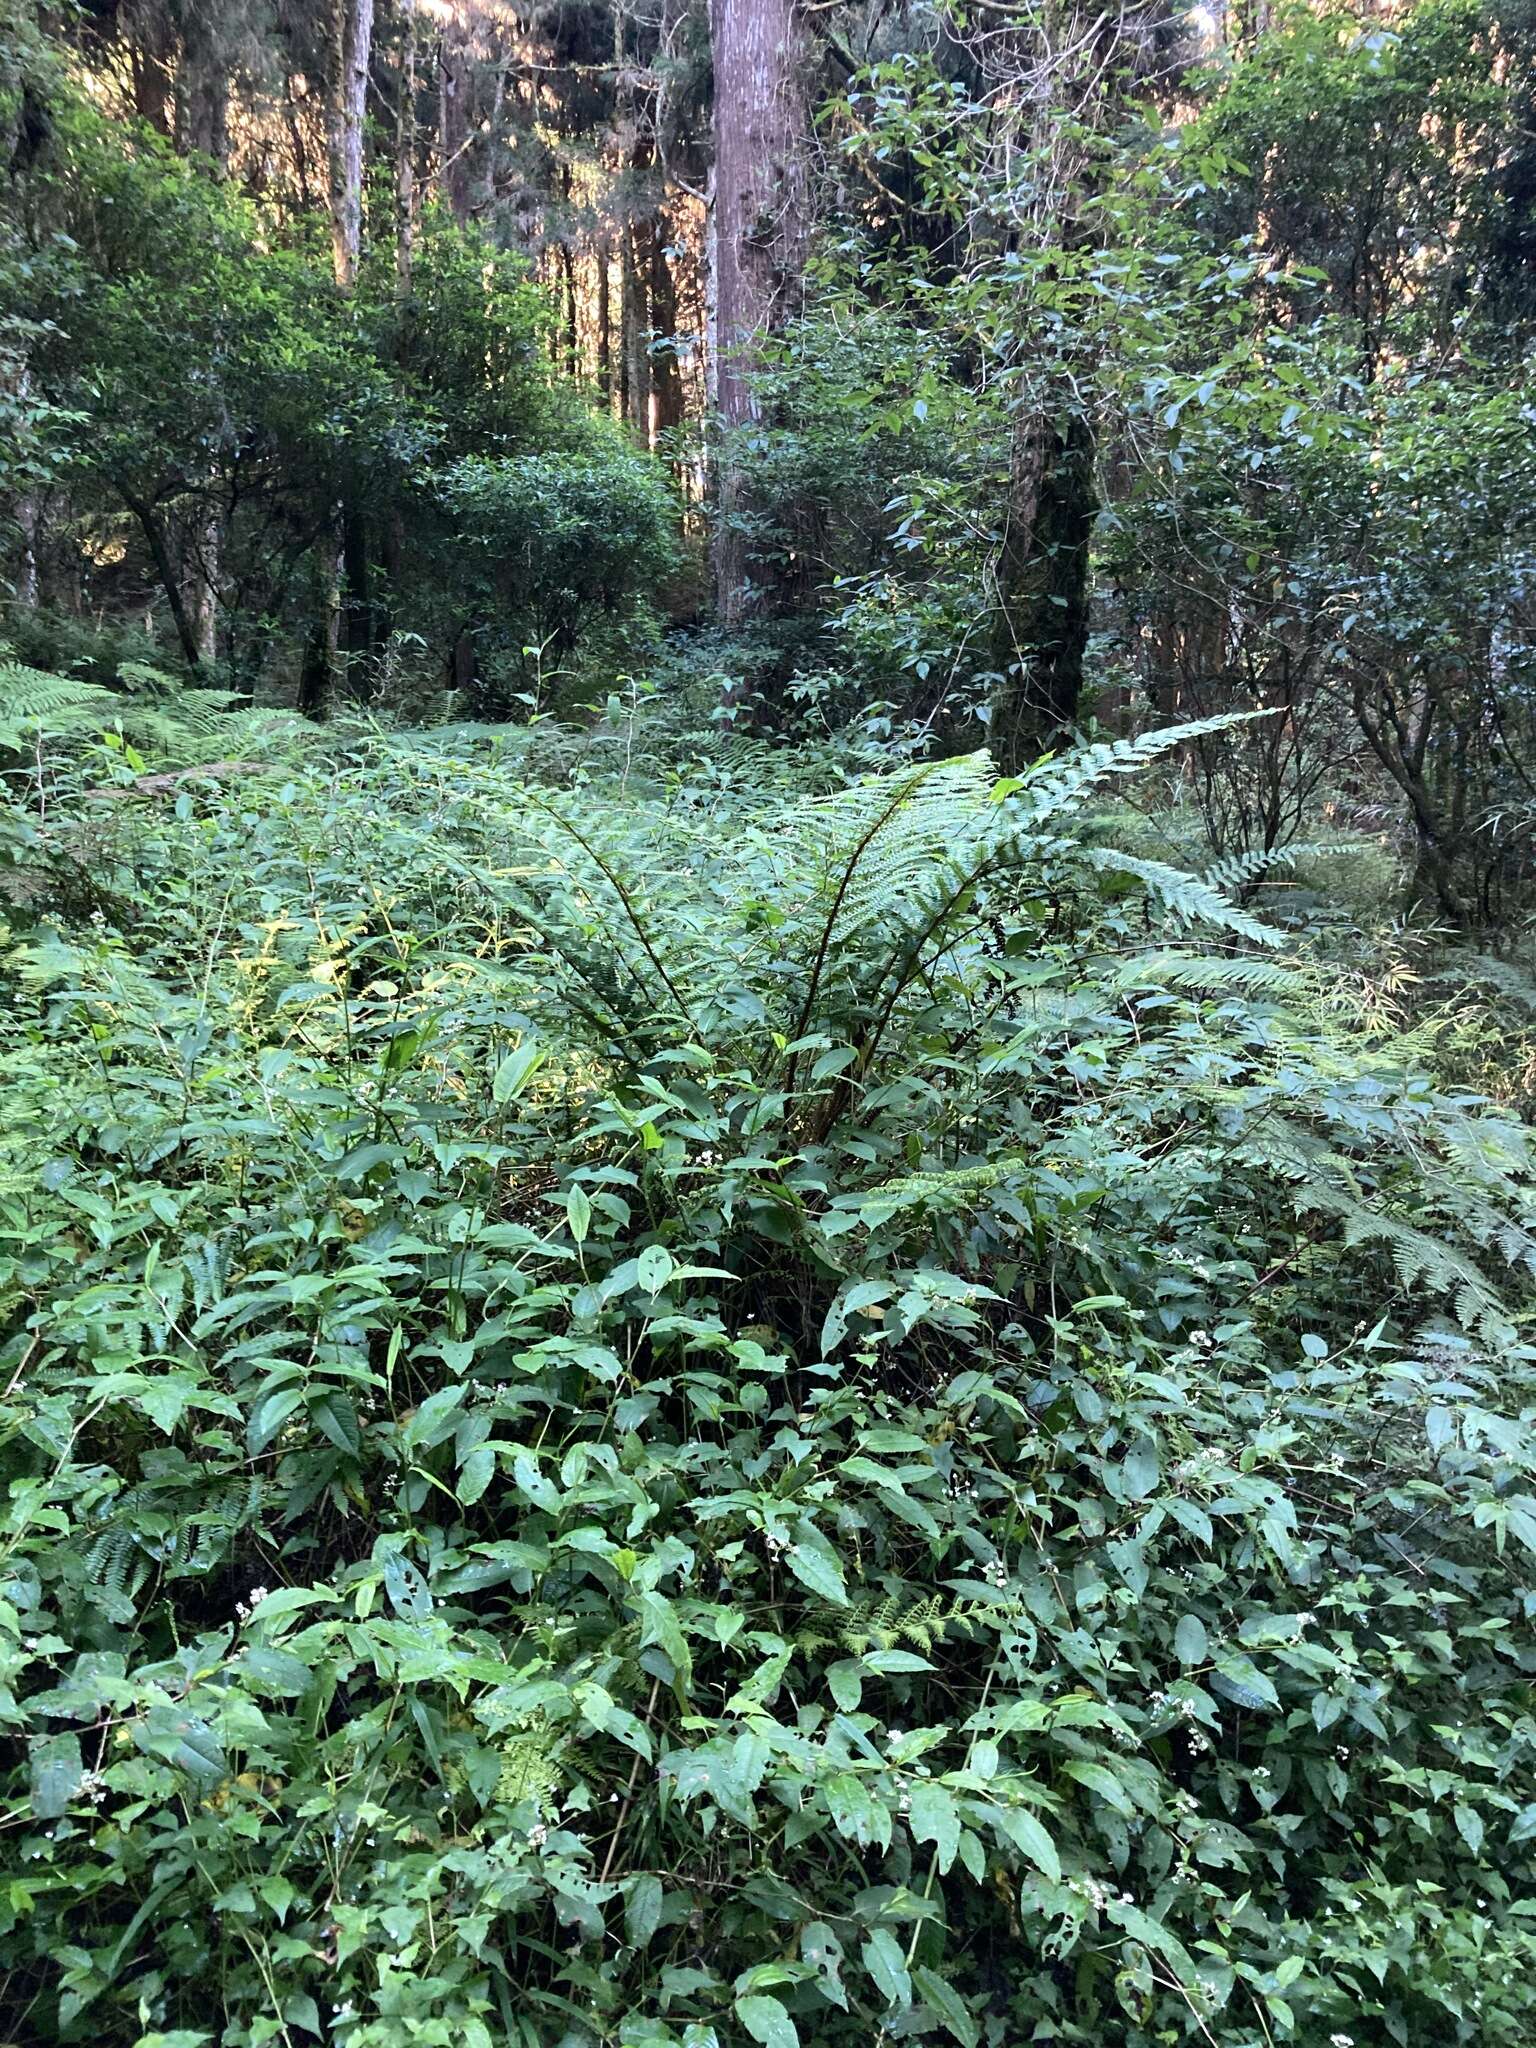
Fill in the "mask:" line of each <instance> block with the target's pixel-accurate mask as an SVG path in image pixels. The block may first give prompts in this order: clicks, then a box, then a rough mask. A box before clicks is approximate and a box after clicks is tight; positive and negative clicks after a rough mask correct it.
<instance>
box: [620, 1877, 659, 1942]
mask: <svg viewBox="0 0 1536 2048" xmlns="http://www.w3.org/2000/svg"><path fill="white" fill-rule="evenodd" d="M624 1890H625V1900H624V1939H625V1940H626V1941H627V1942H628V1943H629V1945H630V1947H631V1948H644V1947H645V1946H646V1944H647V1943H648V1942H649V1940H650V1938H651V1936H652V1935H653V1934H654V1933H655V1932H656V1930H657V1928H658V1927H659V1926H660V1925H661V1900H662V1892H661V1879H660V1878H659V1877H654V1876H652V1874H651V1873H650V1872H649V1871H643V1872H642V1873H641V1874H640V1876H639V1877H632V1878H631V1879H630V1880H629V1882H628V1883H627V1884H626V1886H625V1888H624Z"/></svg>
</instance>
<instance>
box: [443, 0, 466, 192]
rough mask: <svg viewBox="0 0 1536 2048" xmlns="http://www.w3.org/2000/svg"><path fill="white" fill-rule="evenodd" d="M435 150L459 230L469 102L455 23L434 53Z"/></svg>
mask: <svg viewBox="0 0 1536 2048" xmlns="http://www.w3.org/2000/svg"><path fill="white" fill-rule="evenodd" d="M437 62H438V81H437V86H438V92H437V129H438V133H437V146H438V156H439V173H438V175H439V177H440V179H441V189H442V193H443V197H444V198H445V199H446V200H447V201H448V210H449V211H450V213H452V215H453V217H454V219H455V220H456V221H457V222H458V223H459V225H460V226H461V227H462V226H463V224H464V223H465V222H466V221H467V220H468V219H469V214H470V199H471V185H470V171H471V169H472V166H471V164H470V161H469V152H470V139H469V112H470V107H469V101H470V92H471V85H472V80H471V76H470V63H469V52H468V50H467V49H466V48H465V46H464V39H463V34H462V31H461V30H460V29H459V27H458V25H457V24H456V23H455V22H452V21H449V22H447V23H445V24H444V27H443V40H442V47H441V49H440V50H439V52H438V60H437Z"/></svg>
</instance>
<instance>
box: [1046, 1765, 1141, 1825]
mask: <svg viewBox="0 0 1536 2048" xmlns="http://www.w3.org/2000/svg"><path fill="white" fill-rule="evenodd" d="M1063 1768H1064V1769H1065V1772H1066V1775H1067V1776H1068V1777H1069V1778H1075V1779H1076V1780H1077V1782H1078V1784H1079V1785H1086V1786H1087V1788H1088V1790H1089V1791H1090V1792H1096V1793H1097V1794H1098V1795H1099V1797H1100V1798H1101V1799H1102V1800H1103V1801H1104V1804H1105V1805H1106V1806H1112V1807H1113V1808H1114V1810H1115V1812H1116V1813H1118V1814H1122V1815H1123V1816H1124V1817H1125V1819H1127V1820H1130V1819H1131V1818H1132V1816H1133V1815H1134V1814H1135V1811H1136V1807H1135V1803H1134V1802H1133V1800H1132V1799H1131V1796H1130V1794H1129V1793H1128V1792H1127V1791H1126V1789H1125V1787H1124V1786H1123V1785H1122V1784H1121V1782H1120V1780H1119V1779H1118V1778H1117V1777H1116V1776H1115V1774H1114V1772H1113V1771H1112V1770H1110V1768H1109V1766H1108V1765H1107V1764H1093V1763H1081V1762H1078V1761H1077V1760H1075V1759H1074V1760H1073V1761H1072V1762H1071V1763H1069V1764H1066V1765H1065V1766H1064V1767H1063Z"/></svg>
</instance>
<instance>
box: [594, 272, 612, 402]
mask: <svg viewBox="0 0 1536 2048" xmlns="http://www.w3.org/2000/svg"><path fill="white" fill-rule="evenodd" d="M612 263H613V251H612V250H611V249H610V248H609V246H608V238H607V236H606V235H605V236H604V237H603V239H602V240H601V241H600V242H599V243H598V245H597V389H598V394H599V396H600V397H601V399H602V401H603V404H604V405H605V406H606V407H607V408H608V410H609V411H610V412H612V410H613V308H612V304H611V291H610V284H609V274H608V273H609V270H610V268H611V266H612Z"/></svg>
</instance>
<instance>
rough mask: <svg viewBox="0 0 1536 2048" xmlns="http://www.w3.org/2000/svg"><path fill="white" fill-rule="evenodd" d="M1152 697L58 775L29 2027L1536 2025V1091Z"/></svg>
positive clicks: (357, 2044)
mask: <svg viewBox="0 0 1536 2048" xmlns="http://www.w3.org/2000/svg"><path fill="white" fill-rule="evenodd" d="M1160 744H1163V743H1162V742H1156V741H1151V742H1140V743H1124V744H1121V745H1120V746H1118V747H1116V748H1114V749H1108V748H1104V749H1098V750H1095V751H1094V752H1093V753H1091V754H1089V755H1087V756H1084V757H1081V758H1080V759H1079V760H1078V761H1076V762H1074V763H1069V764H1067V765H1066V766H1061V765H1059V764H1058V765H1056V766H1053V767H1049V768H1047V769H1045V770H1043V771H1037V772H1036V773H1035V774H1034V775H1033V776H1031V777H1030V778H1027V779H1026V780H1025V781H1024V782H1022V783H1012V784H1004V785H1001V786H999V787H996V788H994V787H993V785H992V782H991V778H990V775H989V773H988V771H987V768H986V764H985V762H984V761H981V760H967V761H961V762H954V763H947V764H941V765H938V766H933V767H928V768H923V769H919V770H907V771H903V772H901V773H900V774H898V775H896V776H894V777H886V778H884V779H878V780H870V781H865V782H856V783H854V784H852V785H851V786H847V787H844V786H843V782H842V777H841V776H840V775H839V774H838V773H836V772H835V769H834V766H833V764H832V763H831V762H830V760H828V761H824V762H822V763H821V764H820V765H819V766H817V765H815V764H812V766H811V767H806V766H805V765H804V764H803V763H802V764H801V765H799V766H796V765H795V763H794V762H792V761H791V760H789V758H788V757H785V756H777V757H775V756H772V755H769V754H767V753H766V752H765V753H763V754H761V755H759V756H754V755H753V753H752V751H751V750H750V749H742V750H739V751H738V752H737V754H736V755H734V756H733V757H732V760H731V762H730V763H729V764H728V765H722V763H721V762H720V761H717V762H716V763H715V765H714V766H712V767H711V766H702V765H696V766H694V767H692V768H684V769H679V770H676V771H673V772H663V771H662V770H661V769H659V768H658V767H657V766H656V764H655V763H654V762H650V763H647V764H646V769H645V779H644V780H643V782H642V781H639V780H636V779H634V777H633V776H630V775H626V773H625V771H624V764H623V762H622V761H620V762H619V763H617V764H615V763H614V762H612V761H608V760H606V759H604V760H599V761H588V760H584V759H577V760H574V761H573V760H571V759H564V760H556V761H554V762H553V764H552V765H551V766H550V767H549V769H548V772H547V773H544V774H541V775H539V776H537V777H536V776H534V775H533V774H532V773H531V771H530V769H529V767H528V764H527V762H526V761H524V762H522V763H521V765H520V763H519V759H518V757H515V756H513V755H511V754H507V753H501V752H498V750H497V748H496V747H495V746H494V745H490V746H487V745H486V744H485V743H483V742H482V741H480V740H478V739H474V738H473V737H471V736H468V735H464V736H460V737H459V738H458V739H454V738H453V737H452V736H448V737H443V736H438V737H435V738H434V737H430V736H428V737H425V738H423V739H421V740H419V741H401V740H393V741H387V740H377V741H374V742H371V743H365V744H363V745H362V746H360V747H359V748H358V749H356V750H355V751H354V753H353V754H352V755H351V756H350V757H349V758H347V759H346V760H344V761H343V762H342V764H341V765H340V766H339V767H333V766H330V765H327V764H325V763H324V762H318V763H317V765H315V766H314V767H313V768H312V769H310V770H306V771H299V770H293V771H283V773H282V774H279V775H277V776H273V777H268V778H266V779H265V780H262V779H259V778H256V779H250V780H243V781H239V782H235V783H231V784H230V785H228V786H227V787H225V788H223V789H222V790H221V789H220V788H219V787H218V786H217V785H209V786H202V787H196V788H193V787H187V788H184V789H183V790H182V791H181V793H180V795H179V796H177V797H174V798H171V797H155V798H154V799H150V800H146V799H143V798H138V797H129V798H127V799H121V800H119V799H111V800H109V799H107V798H105V797H103V796H101V795H100V794H99V793H97V794H94V795H93V794H90V793H88V792H86V791H83V790H82V791H79V792H77V793H76V794H75V795H74V796H72V797H71V796H70V795H69V794H68V793H67V792H66V793H63V794H60V793H57V792H56V793H55V794H54V797H53V800H52V802H51V804H50V807H49V809H48V812H47V816H46V818H45V819H44V820H43V821H41V823H40V822H39V821H38V820H37V819H36V818H35V817H31V818H25V819H24V818H22V817H21V815H20V813H12V814H11V816H10V819H9V823H8V827H7V833H6V840H5V844H6V847H7V848H8V849H9V858H10V861H11V865H12V870H13V879H14V877H17V876H25V877H27V878H28V881H27V886H26V887H25V888H22V887H20V886H17V887H15V888H13V889H12V890H11V892H10V894H11V896H12V899H13V904H14V906H15V921H16V923H17V927H18V928H17V930H16V931H15V932H14V933H13V936H12V950H11V951H10V953H9V956H8V959H7V961H6V964H5V967H4V970H3V971H4V973H5V976H6V982H7V1016H6V1022H5V1024H4V1027H3V1029H4V1033H5V1039H6V1043H5V1047H4V1058H5V1074H6V1079H5V1083H4V1090H5V1103H6V1110H7V1114H6V1116H5V1120H4V1121H5V1136H4V1140H3V1151H0V1234H3V1243H0V1255H3V1262H4V1263H3V1284H4V1289H5V1318H6V1321H5V1332H6V1334H5V1336H4V1341H3V1348H0V1390H3V1403H0V1432H3V1436H0V1443H3V1450H0V1460H3V1478H4V1482H5V1486H6V1494H5V1505H4V1520H3V1525H0V1559H3V1563H0V1658H3V1666H0V1678H3V1681H4V1685H5V1687H6V1690H5V1692H4V1694H3V1699H4V1716H5V1724H4V1725H5V1732H6V1738H7V1739H6V1743H5V1752H4V1758H5V1765H6V1771H7V1776H6V1805H5V1826H6V1834H5V1840H6V1843H7V1845H8V1847H7V1857H6V1861H7V1866H8V1877H7V1882H6V1883H5V1884H4V1885H3V1886H0V1968H3V1972H4V1974H3V1980H0V2014H3V2015H4V2024H3V2026H0V2033H4V2034H6V2035H7V2036H8V2037H9V2038H14V2039H16V2040H27V2041H41V2042H47V2041H61V2042H62V2041H75V2040H90V2041H92V2042H96V2043H101V2044H103V2048H116V2044H119V2043H121V2044H133V2043H141V2042H142V2043H145V2044H160V2048H171V2044H174V2048H197V2044H202V2043H206V2042H220V2043H226V2044H231V2048H235V2044H246V2043H251V2044H256V2043H266V2042H271V2041H281V2042H284V2043H286V2044H288V2048H299V2044H301V2043H303V2042H305V2041H307V2040H313V2039H317V2038H318V2039H326V2040H333V2041H336V2042H338V2043H341V2044H344V2048H398V2044H403V2043H407V2042H421V2043H426V2044H432V2043H443V2044H453V2048H477V2044H478V2048H489V2044H491V2043H493V2042H494V2043H497V2044H501V2043H508V2044H512V2043H520V2044H523V2048H543V2044H550V2048H555V2044H561V2048H594V2044H597V2043H604V2044H607V2043H623V2044H627V2048H666V2044H686V2048H745V2044H747V2043H749V2042H756V2043H759V2044H762V2048H796V2044H797V2043H799V2044H802V2048H844V2044H846V2048H853V2044H855V2043H857V2044H860V2048H866V2044H868V2043H869V2042H870V2041H871V2040H874V2039H876V2038H877V2037H878V2038H890V2039H893V2040H903V2039H910V2038H924V2039H928V2040H935V2041H942V2040H945V2039H949V2040H953V2041H955V2042H959V2043H961V2044H964V2048H972V2044H977V2043H981V2042H988V2043H996V2044H1010V2048H1011V2044H1014V2043H1022V2042H1026V2041H1045V2042H1057V2043H1069V2042H1081V2043H1095V2044H1104V2043H1107V2042H1117V2043H1121V2042H1123V2043H1126V2044H1128V2048H1144V2044H1153V2043H1166V2042H1183V2041H1192V2042H1206V2043H1219V2044H1221V2048H1258V2044H1261V2043H1270V2042H1278V2041H1294V2042H1299V2043H1304V2044H1309V2048H1310V2044H1317V2048H1321V2044H1323V2043H1326V2042H1329V2041H1334V2042H1337V2041H1340V2040H1342V2039H1343V2038H1344V2037H1348V2038H1349V2039H1350V2040H1351V2041H1353V2042H1355V2043H1358V2044H1361V2048H1364V2044H1367V2043H1376V2042H1397V2043H1405V2044H1406V2043H1414V2044H1420V2043H1428V2042H1431V2041H1433V2042H1437V2043H1438V2042H1468V2043H1472V2042H1476V2043H1498V2042H1511V2043H1513V2042H1517V2041H1521V2042H1523V2041H1528V2040H1529V2039H1530V2038H1531V2033H1532V2029H1533V2026H1536V1971H1533V1964H1536V1882H1533V1880H1536V1803H1533V1802H1536V1785H1533V1778H1532V1755H1533V1750H1536V1718H1533V1697H1532V1675H1531V1674H1532V1669H1533V1663H1536V1653H1533V1649H1532V1638H1531V1630H1530V1614H1531V1608H1532V1603H1533V1595H1532V1562H1531V1554H1532V1550H1533V1548H1536V1499H1533V1498H1532V1462H1533V1446H1532V1433H1531V1429H1530V1426H1529V1417H1530V1413H1531V1410H1532V1406H1533V1397H1536V1374H1533V1369H1532V1353H1531V1350H1530V1349H1529V1347H1528V1346H1527V1345H1526V1343H1525V1342H1524V1341H1523V1339H1522V1336H1521V1330H1522V1314H1523V1308H1522V1303H1523V1301H1524V1300H1526V1299H1528V1296H1529V1289H1530V1284H1531V1274H1532V1270H1533V1268H1536V1242H1533V1238H1532V1236H1531V1234H1530V1232H1531V1229H1532V1225H1533V1201H1536V1197H1533V1179H1532V1172H1531V1138H1530V1134H1529V1132H1528V1131H1527V1130H1526V1128H1525V1127H1524V1126H1522V1125H1521V1124H1519V1123H1518V1122H1516V1121H1514V1120H1513V1119H1512V1118H1510V1117H1508V1116H1505V1115H1499V1114H1495V1113H1493V1112H1491V1111H1488V1110H1485V1109H1484V1108H1483V1106H1482V1105H1481V1104H1480V1103H1479V1102H1478V1101H1477V1100H1476V1099H1474V1098H1471V1097H1455V1098H1451V1097H1447V1096H1446V1095H1444V1094H1442V1093H1438V1092H1437V1091H1436V1088H1435V1086H1434V1085H1433V1083H1432V1082H1431V1081H1430V1080H1429V1079H1427V1078H1425V1077H1424V1076H1423V1075H1422V1074H1418V1073H1415V1072H1414V1071H1413V1070H1412V1069H1411V1067H1409V1066H1407V1065H1405V1062H1404V1060H1403V1058H1402V1057H1401V1056H1394V1054H1393V1052H1392V1050H1391V1048H1390V1046H1388V1047H1386V1048H1384V1047H1383V1045H1382V1042H1381V1039H1380V1034H1379V1033H1378V1034H1376V1036H1375V1037H1374V1038H1373V1039H1372V1040H1371V1042H1370V1043H1369V1045H1367V1044H1366V1043H1364V1042H1361V1043H1356V1042H1354V1041H1353V1040H1352V1039H1351V1036H1350V1033H1349V1031H1348V1030H1347V1029H1346V1028H1345V1027H1344V1026H1343V1025H1342V1024H1341V1023H1340V1021H1339V1017H1338V1006H1337V1005H1336V1004H1330V1003H1329V1001H1328V1000H1327V996H1328V990H1327V989H1326V987H1323V986H1320V985H1319V981H1318V978H1317V977H1316V975H1315V974H1313V973H1312V972H1310V971H1309V970H1308V969H1307V967H1306V966H1305V964H1304V963H1300V962H1295V961H1287V959H1286V958H1285V956H1284V949H1283V948H1282V947H1279V946H1277V945H1276V944H1274V943H1273V935H1272V934H1270V933H1269V932H1267V931H1266V930H1265V929H1264V927H1263V926H1262V925H1260V924H1259V923H1257V922H1256V921H1255V920H1254V918H1253V917H1252V916H1251V915H1249V914H1247V913H1245V912H1243V911H1241V910H1238V909H1235V908H1233V907H1231V906H1230V905H1229V904H1228V903H1227V902H1226V900H1225V898H1224V897H1223V896H1222V895H1221V893H1220V891H1219V889H1218V888H1217V887H1216V886H1215V885H1214V884H1213V883H1212V882H1210V881H1205V882H1200V881H1196V880H1193V879H1191V878H1188V877H1182V878H1181V877H1180V876H1178V875H1177V874H1175V873H1173V872H1172V871H1171V870H1168V869H1165V868H1160V867H1157V866H1156V865H1155V864H1153V863H1150V862H1148V861H1146V860H1144V859H1139V858H1136V857H1134V856H1132V855H1129V854H1122V853H1116V852H1115V851H1113V850H1110V849H1106V848H1104V847H1101V846H1093V845H1084V844H1079V842H1078V841H1077V839H1076V838H1075V837H1074V836H1073V822H1072V821H1073V815H1074V813H1075V812H1077V811H1078V810H1079V809H1080V807H1081V806H1082V804H1083V803H1084V802H1085V800H1087V798H1088V796H1089V793H1090V791H1092V790H1093V789H1095V788H1097V787H1100V786H1102V785H1103V784H1104V783H1105V782H1106V781H1107V780H1108V778H1110V777H1112V776H1114V775H1116V774H1118V773H1121V772H1123V771H1128V770H1132V769H1134V768H1136V767H1137V766H1138V765H1139V764H1140V763H1141V762H1142V761H1144V760H1145V759H1147V758H1148V757H1149V756H1150V755H1151V754H1152V753H1153V752H1154V751H1155V750H1156V748H1157V746H1158V745H1160ZM557 752H558V750H557ZM818 781H819V782H820V783H821V784H823V785H824V786H825V787H826V788H827V789H828V790H830V791H831V792H832V793H830V794H826V795H817V794H815V793H814V789H815V787H816V785H817V783H818ZM808 791H810V792H812V793H807V792H808ZM1202 927H1204V928H1205V935H1204V937H1203V938H1202V937H1200V932H1201V928H1202Z"/></svg>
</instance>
